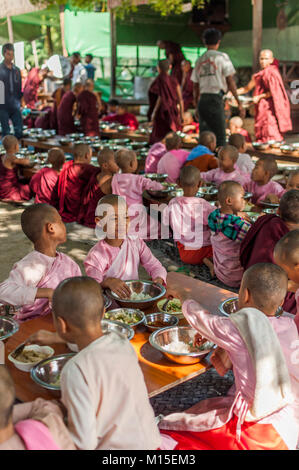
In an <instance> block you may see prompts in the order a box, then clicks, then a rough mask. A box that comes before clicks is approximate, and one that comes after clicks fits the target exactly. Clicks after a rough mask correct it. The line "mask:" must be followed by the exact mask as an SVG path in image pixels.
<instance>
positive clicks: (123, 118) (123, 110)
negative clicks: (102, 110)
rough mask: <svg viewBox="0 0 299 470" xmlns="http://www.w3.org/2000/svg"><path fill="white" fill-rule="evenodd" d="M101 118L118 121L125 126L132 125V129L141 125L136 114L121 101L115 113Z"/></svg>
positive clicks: (105, 120)
mask: <svg viewBox="0 0 299 470" xmlns="http://www.w3.org/2000/svg"><path fill="white" fill-rule="evenodd" d="M101 120H102V121H104V122H117V123H118V124H121V125H123V126H126V127H130V129H131V130H132V131H135V130H136V129H138V127H139V122H138V120H137V118H136V116H135V115H134V114H132V113H128V107H127V106H126V105H125V104H121V103H119V104H118V106H117V112H116V113H115V114H111V115H110V116H105V117H103V118H102V119H101Z"/></svg>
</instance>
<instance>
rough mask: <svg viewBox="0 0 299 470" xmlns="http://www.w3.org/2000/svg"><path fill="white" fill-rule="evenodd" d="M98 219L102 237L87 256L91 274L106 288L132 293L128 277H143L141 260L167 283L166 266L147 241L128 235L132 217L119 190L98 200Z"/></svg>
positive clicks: (121, 293)
mask: <svg viewBox="0 0 299 470" xmlns="http://www.w3.org/2000/svg"><path fill="white" fill-rule="evenodd" d="M104 215H105V216H104ZM95 220H96V224H97V227H96V233H98V236H99V237H101V238H102V239H101V240H100V241H99V242H98V243H97V244H96V245H95V246H94V247H93V248H92V249H91V250H90V251H89V253H88V255H87V257H86V258H85V261H84V266H85V271H86V274H87V275H88V276H90V277H92V278H94V279H96V281H98V283H99V284H101V286H102V288H103V289H106V288H108V289H111V290H112V291H113V292H115V293H116V294H117V295H118V296H119V297H121V298H127V297H128V296H129V295H130V289H129V288H128V287H127V285H126V284H125V282H124V281H126V280H130V279H132V280H133V279H138V278H139V275H138V267H139V263H141V264H142V266H143V267H144V268H145V269H146V270H147V272H148V273H149V275H150V276H151V278H152V279H153V281H154V282H156V283H160V284H165V283H166V275H167V273H166V269H165V268H164V267H163V266H162V264H161V263H160V261H158V260H157V259H156V258H155V257H154V256H153V254H152V253H151V251H150V249H149V248H148V247H147V246H146V244H145V242H144V241H143V240H142V239H140V238H137V237H131V236H129V235H128V226H129V218H128V214H127V205H126V202H125V200H124V198H122V197H119V196H116V195H115V194H111V195H108V196H104V197H103V198H102V199H101V200H100V201H99V203H98V206H97V209H96V215H95Z"/></svg>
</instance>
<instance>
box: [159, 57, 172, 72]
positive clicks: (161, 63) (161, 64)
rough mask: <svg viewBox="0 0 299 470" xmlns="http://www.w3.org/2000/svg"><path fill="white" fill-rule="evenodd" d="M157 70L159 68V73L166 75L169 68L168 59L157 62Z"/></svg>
mask: <svg viewBox="0 0 299 470" xmlns="http://www.w3.org/2000/svg"><path fill="white" fill-rule="evenodd" d="M158 68H159V70H160V72H163V73H167V72H168V71H169V68H170V62H169V60H168V59H164V60H159V62H158Z"/></svg>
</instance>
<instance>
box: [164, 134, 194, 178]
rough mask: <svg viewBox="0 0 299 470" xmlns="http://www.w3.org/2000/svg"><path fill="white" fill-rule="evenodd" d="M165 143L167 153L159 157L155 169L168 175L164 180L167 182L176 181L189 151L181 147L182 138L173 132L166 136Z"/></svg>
mask: <svg viewBox="0 0 299 470" xmlns="http://www.w3.org/2000/svg"><path fill="white" fill-rule="evenodd" d="M165 145H166V150H167V153H165V155H163V157H162V158H161V159H160V161H159V163H158V166H157V171H158V173H166V174H167V175H168V177H167V179H166V181H168V182H169V183H176V182H177V180H178V178H179V176H180V171H181V168H182V167H183V166H184V164H185V162H186V160H187V158H188V155H189V152H187V151H186V150H183V149H182V148H181V147H182V139H181V137H180V136H179V135H177V134H176V133H175V132H172V133H170V134H168V135H167V136H166V138H165Z"/></svg>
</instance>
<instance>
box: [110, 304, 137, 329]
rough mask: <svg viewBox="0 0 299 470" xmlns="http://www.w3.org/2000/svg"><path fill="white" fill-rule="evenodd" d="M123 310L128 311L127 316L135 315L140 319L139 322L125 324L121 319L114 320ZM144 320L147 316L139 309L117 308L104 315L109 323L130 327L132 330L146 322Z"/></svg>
mask: <svg viewBox="0 0 299 470" xmlns="http://www.w3.org/2000/svg"><path fill="white" fill-rule="evenodd" d="M123 310H126V313H127V314H129V315H130V314H132V315H133V314H134V315H136V316H137V318H138V319H139V320H138V321H137V322H135V323H130V324H128V323H125V322H123V321H122V320H120V319H118V320H117V319H114V316H115V315H116V314H118V313H120V312H121V311H123ZM144 319H145V315H144V313H143V312H142V311H141V310H138V309H137V308H126V307H124V308H115V309H113V310H108V312H105V314H104V320H105V321H108V322H112V323H118V324H120V325H125V326H128V327H130V328H135V327H136V326H137V325H140V324H141V323H143V322H144Z"/></svg>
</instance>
